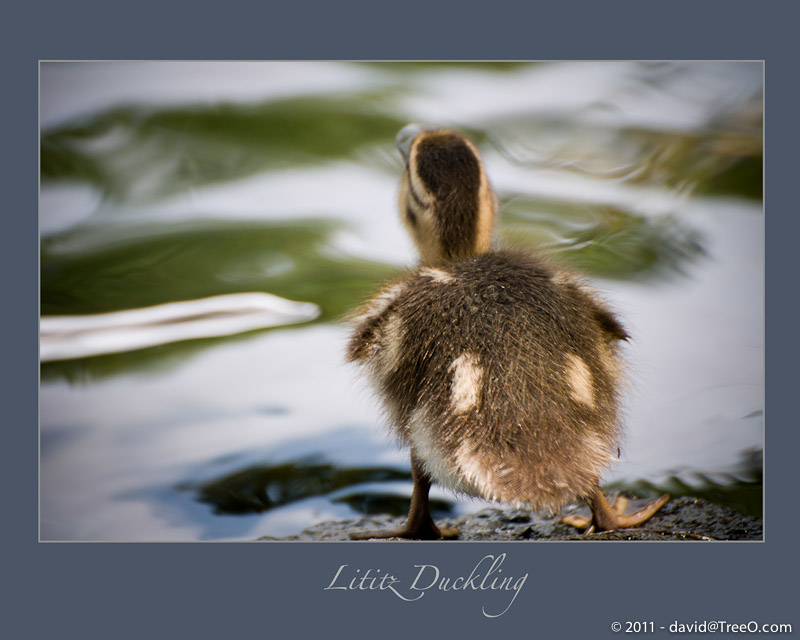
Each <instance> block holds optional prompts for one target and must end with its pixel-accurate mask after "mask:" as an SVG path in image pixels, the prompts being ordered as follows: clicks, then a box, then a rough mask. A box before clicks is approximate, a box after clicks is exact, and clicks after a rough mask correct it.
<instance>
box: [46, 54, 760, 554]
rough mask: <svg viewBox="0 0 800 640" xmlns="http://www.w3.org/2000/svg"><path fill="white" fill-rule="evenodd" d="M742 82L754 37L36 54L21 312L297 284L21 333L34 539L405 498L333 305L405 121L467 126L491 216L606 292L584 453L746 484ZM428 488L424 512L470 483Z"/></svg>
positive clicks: (746, 211) (354, 266)
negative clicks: (169, 324)
mask: <svg viewBox="0 0 800 640" xmlns="http://www.w3.org/2000/svg"><path fill="white" fill-rule="evenodd" d="M761 105H762V67H761V64H760V63H663V64H662V63H632V62H630V63H629V62H617V63H600V62H563V63H510V64H497V65H492V64H474V65H473V64H455V63H447V64H425V63H415V64H405V63H370V64H367V63H338V62H325V63H316V62H315V63H312V62H293V63H287V62H275V63H171V62H170V63H166V62H149V63H43V64H42V67H41V160H42V186H41V194H40V212H39V219H40V232H41V291H42V297H41V305H42V314H43V316H44V317H45V319H46V318H48V317H51V316H95V314H112V313H114V312H118V311H125V310H132V309H142V308H148V307H152V306H154V305H164V304H171V303H181V302H184V301H193V300H197V299H201V298H206V297H210V296H228V295H233V294H241V293H251V292H263V293H269V294H273V295H277V296H280V297H281V298H285V299H286V300H289V301H296V302H304V303H310V304H312V305H316V309H317V310H318V313H317V314H312V315H311V316H310V317H315V319H313V320H309V321H307V322H299V323H298V324H292V325H289V324H286V323H288V322H289V320H288V319H286V323H284V324H281V321H277V322H275V323H273V324H272V325H266V324H265V325H263V326H264V327H265V328H263V329H261V330H256V331H248V332H245V333H236V331H238V329H236V328H235V327H234V328H230V329H229V330H227V331H226V330H220V332H219V335H217V336H215V337H203V338H201V339H192V340H189V339H181V333H180V331H178V333H177V337H175V336H173V335H172V334H171V333H170V336H171V337H170V338H169V339H168V341H166V342H162V343H159V344H156V345H154V346H150V347H147V348H137V349H134V348H132V347H130V348H128V347H126V346H125V344H122V345H120V343H119V341H117V344H116V345H115V346H116V349H115V352H114V353H107V354H105V355H92V356H88V355H87V356H86V357H71V359H68V360H48V361H47V362H44V363H43V364H42V370H41V374H42V381H41V394H40V408H41V411H40V414H41V425H40V442H41V465H40V474H41V491H40V494H41V537H42V539H45V540H215V539H252V538H254V537H257V536H259V535H285V534H290V533H296V532H298V531H299V530H300V529H302V528H304V527H306V526H309V525H311V524H314V523H316V522H320V521H323V520H326V519H343V518H350V517H355V516H357V515H358V514H359V513H402V512H403V509H405V508H407V504H408V497H409V496H410V489H411V482H410V475H409V471H408V459H407V454H406V453H405V452H402V451H399V450H397V449H396V448H395V446H394V444H393V442H392V441H391V438H390V437H389V436H388V435H387V433H386V431H385V430H384V428H383V425H382V419H381V417H380V412H379V409H378V407H377V406H376V403H375V401H374V399H373V398H372V396H371V395H370V393H369V391H368V389H367V388H366V386H365V384H364V383H363V381H361V380H359V378H358V377H357V375H356V372H355V371H354V370H353V368H351V367H349V366H346V365H345V364H344V358H343V350H344V343H345V341H346V337H347V328H346V325H345V324H344V323H343V322H342V317H343V315H344V314H345V313H346V312H347V311H348V310H349V309H352V308H353V307H354V306H355V305H357V304H358V302H359V301H360V300H361V299H363V297H364V296H366V295H368V294H369V292H370V291H372V290H374V289H375V288H376V287H377V286H378V284H379V283H380V281H381V280H383V279H385V278H387V277H390V276H391V275H392V274H393V273H396V272H397V271H398V270H400V269H402V268H403V266H407V265H410V264H412V263H413V261H414V253H413V247H412V246H411V243H410V242H409V240H408V239H407V238H406V236H405V234H404V232H403V230H402V228H401V225H400V223H399V221H398V219H397V217H396V214H395V211H394V206H395V204H394V203H395V198H396V190H397V181H398V177H399V173H400V171H401V169H402V167H401V162H400V159H399V157H398V156H397V154H396V152H395V150H394V142H393V141H394V136H395V134H396V133H397V131H398V130H399V129H400V127H402V126H403V125H404V124H405V123H407V122H411V121H416V122H423V123H426V124H431V125H436V126H451V127H457V128H459V129H461V130H463V131H465V132H466V133H468V134H469V135H471V136H472V137H473V139H475V140H476V143H477V144H478V145H479V147H480V150H481V152H482V154H483V155H484V159H485V163H486V166H487V170H488V173H489V176H490V179H491V180H492V183H493V185H494V187H495V189H496V191H497V192H498V195H499V197H500V200H501V220H500V234H501V238H502V240H503V242H505V243H509V244H513V245H516V246H524V247H527V246H537V247H540V248H542V249H544V250H546V251H548V252H551V253H553V254H555V255H557V256H558V258H559V259H561V260H563V261H565V262H567V263H569V264H572V265H573V266H576V267H578V268H580V269H583V270H585V271H586V272H587V273H588V274H589V275H590V277H591V278H592V279H593V281H594V282H595V284H596V285H597V286H598V288H599V289H600V290H601V291H602V292H603V294H604V296H605V297H606V298H607V299H608V301H609V302H610V304H611V305H612V307H614V308H615V309H617V310H618V311H619V313H620V315H621V317H622V318H623V319H624V321H625V324H626V327H627V328H628V329H629V332H630V333H631V334H632V336H633V340H632V341H631V343H630V344H629V345H628V346H627V347H626V350H627V352H626V355H627V356H628V358H629V360H630V363H631V366H630V378H631V389H630V393H629V394H628V395H627V397H626V405H625V423H626V427H627V433H628V435H627V438H626V441H625V443H624V447H623V449H622V459H621V461H620V464H618V465H616V466H615V468H614V469H613V470H612V471H611V472H609V474H608V476H607V477H606V481H607V482H608V483H610V484H611V485H612V486H622V487H627V488H635V489H637V490H638V491H639V492H640V493H648V492H653V491H656V490H658V489H659V488H665V487H666V488H669V489H670V490H671V491H673V492H675V493H681V492H691V493H701V494H703V495H708V496H710V497H713V498H714V499H717V500H720V501H722V502H725V503H728V504H732V505H734V506H735V507H736V508H738V509H740V510H742V511H744V512H749V513H760V510H761V500H760V497H761V451H762V449H763V294H764V285H763V282H764V280H763V278H764V268H763V260H764V250H763V212H762V202H761V192H762V173H761V172H762V110H761ZM105 317H107V316H101V318H105ZM78 321H80V318H78ZM176 326H177V327H178V329H180V327H181V326H185V327H187V330H186V331H185V332H184V334H183V337H184V338H188V337H190V336H191V335H193V334H191V333H190V332H189V331H188V325H181V324H180V323H177V324H176ZM266 327H269V328H266ZM43 340H44V337H43ZM132 344H133V343H132ZM126 349H127V350H126ZM432 495H433V497H434V498H435V500H436V503H435V507H436V511H437V514H439V515H445V514H457V513H462V512H465V511H471V510H477V509H480V508H482V507H483V506H484V503H482V502H480V501H470V500H464V499H460V498H458V497H456V496H453V495H451V494H448V493H446V492H444V491H443V490H440V489H438V488H434V491H433V494H432Z"/></svg>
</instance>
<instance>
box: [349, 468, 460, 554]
mask: <svg viewBox="0 0 800 640" xmlns="http://www.w3.org/2000/svg"><path fill="white" fill-rule="evenodd" d="M411 477H412V478H413V479H414V491H413V493H412V494H411V508H410V509H409V511H408V519H407V520H406V524H405V526H403V527H401V528H400V529H386V530H383V531H365V532H361V533H351V534H350V538H351V539H353V540H369V539H370V538H407V539H410V540H438V539H439V538H455V537H456V536H457V535H458V530H457V529H440V528H439V527H437V526H436V523H435V522H434V521H433V518H432V517H431V512H430V507H429V505H428V492H429V491H430V489H431V481H430V478H428V474H426V473H425V471H424V470H423V468H422V465H421V464H420V463H419V462H418V461H417V459H416V458H415V457H414V454H413V453H412V454H411Z"/></svg>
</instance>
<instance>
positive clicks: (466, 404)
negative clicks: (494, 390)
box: [449, 353, 483, 414]
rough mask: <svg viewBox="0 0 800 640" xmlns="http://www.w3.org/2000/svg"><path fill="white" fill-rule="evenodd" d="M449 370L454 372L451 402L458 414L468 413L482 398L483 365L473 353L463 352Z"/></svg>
mask: <svg viewBox="0 0 800 640" xmlns="http://www.w3.org/2000/svg"><path fill="white" fill-rule="evenodd" d="M449 371H452V373H453V382H452V385H451V387H450V404H451V406H452V407H453V411H454V412H455V413H456V414H460V413H466V412H467V411H469V410H470V409H473V408H474V407H477V406H478V403H479V402H480V399H481V383H482V382H483V367H482V366H481V365H480V361H479V360H478V358H477V357H476V356H474V355H472V354H471V353H462V354H461V355H460V356H459V357H458V358H456V359H455V360H453V363H452V364H451V365H450V369H449Z"/></svg>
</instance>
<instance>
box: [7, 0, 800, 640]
mask: <svg viewBox="0 0 800 640" xmlns="http://www.w3.org/2000/svg"><path fill="white" fill-rule="evenodd" d="M52 4H53V6H47V5H44V6H43V5H42V4H41V3H40V4H38V5H28V6H26V7H25V8H24V9H23V8H21V7H18V8H17V9H16V10H15V15H14V17H13V19H7V20H5V21H4V22H5V24H4V29H3V31H4V33H3V34H2V38H0V42H2V43H3V44H2V47H3V54H4V55H2V56H0V60H1V61H2V62H0V64H2V68H3V75H2V77H3V78H4V79H5V84H6V86H5V87H4V94H5V100H4V103H5V104H4V106H5V110H4V113H5V116H6V123H9V124H11V123H13V124H11V126H8V127H5V128H4V129H6V131H5V136H4V137H5V138H6V140H5V145H4V154H3V164H2V171H0V179H1V180H2V183H3V187H4V188H3V191H2V192H3V194H4V196H5V197H4V200H3V203H4V206H5V210H6V215H5V218H4V219H5V221H6V224H7V225H8V226H9V228H8V229H7V230H6V233H5V234H3V251H2V252H0V256H2V258H0V259H2V268H0V274H2V276H0V277H2V278H3V291H4V292H6V293H7V295H9V296H10V298H11V299H10V301H9V303H8V304H7V306H6V309H13V310H14V311H16V310H21V311H22V312H21V313H11V314H6V315H5V322H4V326H5V327H6V331H5V332H4V344H3V353H4V356H5V357H4V361H5V365H4V367H3V374H2V375H3V379H2V382H3V385H2V389H3V390H4V394H3V395H4V399H7V402H6V407H7V408H6V413H5V416H6V420H5V421H4V429H3V438H4V443H3V444H4V446H3V448H2V450H3V451H4V452H9V453H11V454H12V455H6V456H4V458H5V460H4V462H5V464H4V465H3V468H2V469H3V470H2V473H3V480H4V483H3V485H2V486H4V487H5V488H6V496H7V501H9V502H10V505H11V509H9V510H8V512H7V513H8V515H7V516H6V517H5V518H4V519H3V521H4V522H3V527H2V530H3V537H4V542H6V544H5V545H4V549H5V550H7V551H10V553H7V554H6V556H7V558H6V561H5V562H4V565H5V566H4V568H5V571H4V574H5V578H6V579H5V582H6V584H10V585H13V586H14V588H13V589H12V590H11V591H12V593H11V598H12V600H10V601H9V600H7V601H6V602H4V604H5V605H6V606H5V607H4V608H5V609H6V611H7V613H6V614H5V616H4V620H3V625H4V626H7V625H13V626H14V627H15V628H14V629H13V631H15V632H16V633H13V636H11V637H20V636H21V637H46V635H50V634H55V633H58V634H59V635H64V633H65V631H66V632H67V633H69V631H73V630H74V631H75V632H76V635H77V634H78V633H79V634H80V635H81V637H86V638H101V637H113V638H128V637H131V638H133V637H136V638H139V637H143V636H147V637H149V636H156V637H158V636H161V635H167V634H169V635H178V634H179V635H181V636H183V635H186V636H188V637H194V638H205V637H215V638H218V637H225V636H231V635H234V634H237V635H238V634H244V633H247V634H248V635H250V634H253V633H257V634H263V635H264V636H272V637H278V638H301V637H310V636H311V634H313V633H319V632H324V633H326V634H331V633H332V632H333V634H334V635H339V634H342V635H344V634H346V635H347V636H349V637H358V636H360V635H361V634H362V633H363V634H365V635H366V634H367V633H369V634H370V636H373V637H375V636H377V637H383V638H394V637H401V636H402V637H406V636H408V635H410V634H413V633H414V627H413V626H412V625H413V624H414V623H421V624H424V625H425V626H424V627H422V630H421V631H419V632H418V634H417V635H419V636H420V637H429V636H433V635H434V634H435V633H437V632H442V631H443V632H450V633H458V632H464V631H467V632H469V635H468V636H467V637H472V636H476V635H478V634H481V633H483V632H486V631H488V632H497V631H502V632H504V633H505V632H509V631H515V630H516V631H521V632H523V633H525V635H526V636H532V635H536V636H538V637H550V638H562V637H579V636H580V635H583V636H584V637H604V636H605V635H609V636H613V635H614V634H613V632H612V631H611V630H610V624H611V622H612V621H614V620H618V621H620V622H624V621H626V620H639V621H649V620H652V621H654V622H655V624H656V633H665V632H664V631H659V630H658V626H659V625H669V624H670V623H672V622H673V621H676V620H677V621H681V622H686V623H692V622H694V621H703V620H727V621H729V622H747V621H749V620H756V621H758V622H762V623H764V622H770V623H787V622H788V623H792V624H793V625H794V628H795V629H797V628H800V627H798V624H797V623H798V622H800V621H798V620H797V616H796V614H794V612H793V610H792V609H796V607H794V606H793V607H792V608H791V609H790V606H789V601H790V598H789V596H790V594H791V593H793V592H794V589H793V588H791V585H793V584H794V580H793V576H791V575H787V574H789V573H791V566H787V565H788V563H790V562H791V560H790V558H791V557H794V555H795V551H794V549H793V548H792V549H790V548H789V545H790V544H791V542H792V541H793V540H792V539H793V537H794V535H795V533H796V531H797V530H798V528H797V526H796V525H797V516H796V512H795V511H793V510H790V508H791V506H793V505H792V503H791V502H790V501H789V499H788V498H789V495H788V491H789V488H793V487H794V486H796V482H797V476H796V471H795V470H796V468H797V465H796V464H794V463H793V462H794V461H793V460H792V459H791V458H790V455H792V452H794V451H797V450H798V447H797V430H795V429H793V428H792V423H791V422H789V421H788V417H789V407H788V403H787V401H786V398H787V397H789V393H791V391H793V389H791V390H790V385H793V383H794V382H795V379H796V376H794V375H792V374H793V372H794V371H795V367H793V366H792V365H793V364H794V360H795V359H794V358H792V356H793V355H794V353H793V350H792V346H793V345H794V344H795V341H794V340H793V339H792V338H793V336H794V335H795V334H794V332H793V333H792V334H789V323H790V322H791V321H792V319H791V314H790V313H786V311H788V310H787V309H784V308H783V306H784V305H785V304H786V303H785V302H784V300H786V299H793V298H794V297H795V296H796V294H795V293H793V291H794V286H793V284H794V278H791V274H792V273H793V269H792V266H793V265H792V264H791V262H790V260H791V257H792V256H793V251H792V248H790V247H789V246H788V244H789V242H791V230H792V229H791V228H785V227H784V225H786V224H789V225H791V224H793V223H791V222H789V220H793V215H792V214H793V209H792V206H791V205H789V204H788V203H789V202H791V200H789V195H790V194H789V188H790V186H791V185H792V181H791V180H792V179H795V180H796V178H794V175H792V176H791V178H790V173H789V172H792V174H793V173H794V172H795V171H796V169H795V166H796V161H795V160H794V157H795V155H796V154H794V153H792V151H793V149H792V148H791V147H789V145H790V144H791V141H793V139H794V136H792V135H791V132H792V128H791V127H792V124H793V121H794V117H795V116H796V114H797V112H798V110H797V108H796V107H797V104H796V97H795V96H794V95H793V93H794V91H795V87H796V82H795V81H794V70H793V66H794V57H795V56H794V55H793V54H794V53H795V52H794V51H793V50H790V49H791V44H792V43H793V42H794V41H795V37H794V34H792V32H791V31H790V29H793V27H794V25H795V24H796V22H795V21H794V20H792V19H791V17H792V16H789V15H786V14H785V12H783V11H782V10H781V7H784V6H788V3H787V4H784V3H781V2H778V1H777V0H776V1H775V2H771V3H768V4H767V3H762V4H760V5H757V4H756V3H741V2H734V1H729V2H726V3H710V2H709V3H697V2H691V3H682V2H677V1H673V2H671V3H668V4H666V5H657V4H655V3H646V4H643V3H641V2H627V1H618V2H615V3H613V4H610V3H590V2H587V3H582V4H581V5H580V6H578V7H575V6H565V5H564V4H561V5H559V6H560V7H561V8H559V9H556V8H555V7H548V8H547V9H546V10H544V9H543V8H534V7H530V8H528V9H526V10H525V12H519V11H518V12H516V13H514V14H509V13H504V12H503V11H501V10H499V9H498V8H497V7H498V5H494V7H495V8H494V9H492V15H486V11H487V9H486V5H481V7H480V8H479V7H477V6H476V7H475V8H474V10H473V9H470V8H469V7H468V6H466V5H467V3H459V4H458V5H457V6H454V7H453V9H452V12H450V11H448V10H446V9H445V8H443V7H439V6H434V5H433V4H432V3H426V4H425V5H424V6H422V7H419V8H415V7H414V6H412V5H411V4H409V3H408V2H406V3H404V5H403V6H402V7H395V8H394V9H392V10H387V9H386V8H385V7H384V6H383V5H381V4H380V3H370V4H365V8H364V10H363V12H362V13H360V14H355V15H353V14H345V13H344V11H343V10H342V8H341V6H340V5H337V4H336V3H331V4H324V5H323V4H322V3H319V6H314V7H307V6H303V5H301V4H300V3H295V4H292V5H288V4H287V5H285V6H279V7H277V6H273V5H270V4H267V3H264V4H262V5H260V6H258V7H256V8H252V9H249V10H248V12H247V14H246V15H245V14H244V13H242V12H240V11H237V9H236V8H235V7H234V5H232V4H228V5H226V6H225V8H222V7H219V8H217V9H215V10H211V9H206V8H205V7H202V6H199V3H184V2H182V3H181V5H177V4H176V3H172V4H171V5H166V4H163V3H160V2H153V1H151V0H146V1H142V2H140V3H138V4H136V5H124V6H123V5H111V4H108V5H103V6H91V5H90V3H81V2H72V3H68V4H63V3H61V4H55V3H52ZM81 4H85V5H86V6H85V7H81ZM367 7H369V8H367ZM373 7H374V8H373ZM81 8H85V9H87V11H86V12H82V11H81V10H80V9H81ZM525 13H527V15H525ZM782 14H784V15H782ZM368 23H369V24H368ZM340 29H341V31H340ZM773 54H774V55H773ZM598 57H602V58H605V59H608V58H619V59H628V58H637V59H638V58H647V59H658V58H676V57H681V58H684V57H687V58H692V59H757V60H760V59H765V60H766V69H767V80H768V96H769V100H768V101H767V107H768V121H769V124H770V126H769V128H768V129H767V131H766V148H767V149H768V151H769V158H770V162H769V163H767V168H768V169H769V174H768V177H767V180H766V185H768V188H769V194H768V198H767V201H768V202H769V203H770V204H771V205H772V206H773V207H774V211H772V212H771V214H772V215H771V216H770V224H769V225H768V226H767V229H766V230H767V249H768V252H767V259H766V262H767V265H766V266H767V273H768V274H770V276H771V277H772V278H773V281H774V280H775V278H776V274H781V272H782V271H783V270H786V272H787V274H786V275H787V276H789V278H788V281H789V282H791V283H792V290H791V291H790V292H789V293H788V294H787V295H786V296H773V297H772V304H773V306H776V305H780V306H778V308H775V309H773V313H771V314H768V315H767V328H768V334H769V335H770V336H771V337H773V340H774V339H777V340H781V339H783V338H785V339H786V342H787V344H786V345H785V346H783V347H782V348H781V349H773V350H772V352H771V354H770V355H771V357H770V358H769V359H768V360H767V367H768V368H767V380H768V381H769V383H770V385H769V386H768V387H767V388H766V389H765V394H766V397H767V398H768V400H769V402H768V405H769V413H768V415H769V418H770V420H769V424H770V426H771V427H772V428H771V429H770V432H769V443H770V447H769V469H768V472H767V478H768V486H769V489H770V490H769V493H768V494H767V495H766V502H765V508H766V512H767V513H768V514H769V539H768V541H767V542H766V543H764V544H757V545H742V544H713V545H706V544H703V543H685V544H649V545H646V544H625V543H622V544H592V545H586V544H580V543H578V544H535V543H533V544H529V545H521V544H481V545H458V544H448V543H406V544H402V543H401V544H382V543H363V544H349V543H347V544H340V545H331V544H322V543H317V544H281V543H277V544H269V545H259V544H224V543H220V544H147V545H137V544H69V545H66V544H41V543H37V542H36V538H37V533H36V532H37V509H36V504H37V500H36V496H37V473H36V470H37V460H36V450H37V442H36V423H37V413H38V408H37V388H36V381H37V380H38V367H37V363H36V358H35V354H36V351H37V344H38V339H37V338H38V336H37V332H36V326H37V322H36V310H37V307H38V295H37V293H38V287H37V259H36V257H37V255H38V244H37V241H38V234H37V229H36V216H35V215H34V212H35V210H36V192H37V191H36V188H37V175H36V167H37V149H36V148H35V142H32V141H35V139H36V131H37V123H36V113H37V109H36V104H37V97H36V95H37V94H36V91H37V83H36V79H37V61H38V60H39V59H76V58H77V59H95V58H101V59H129V58H135V59H142V58H148V59H176V58H180V59H215V58H223V59H224V58H238V59H265V58H266V59H270V58H274V59H288V58H295V59H325V58H341V59H348V58H354V59H358V58H370V59H394V58H400V59H408V58H413V59H424V58H445V59H460V58H465V59H469V58H502V59H536V58H544V59H554V58H560V59H575V58H586V59H593V58H598ZM790 118H791V120H790ZM783 212H786V213H783ZM776 225H777V229H776ZM21 265H24V266H21ZM778 277H780V276H778ZM766 284H767V289H769V284H770V283H769V281H768V282H767V283H766ZM767 304H769V302H768V303H767ZM781 311H783V313H780V312H781ZM792 324H794V323H792ZM790 336H791V337H790ZM782 373H785V374H786V375H785V376H784V375H781V374H782ZM784 422H785V423H786V424H783V423H784ZM784 493H785V494H786V495H784ZM781 504H784V505H786V506H787V507H789V508H785V509H780V508H779V507H780V505H781ZM503 552H505V553H507V554H508V555H507V560H506V564H505V565H504V568H505V570H506V575H508V574H511V575H513V576H519V575H521V574H523V573H528V574H529V578H528V581H527V583H526V584H525V586H524V588H523V590H522V591H521V593H520V596H519V598H518V600H517V601H516V602H515V604H514V605H513V606H512V607H511V608H510V609H509V611H508V612H507V613H506V614H505V615H504V616H502V617H500V618H496V619H494V620H490V619H488V618H485V617H484V616H483V615H482V614H481V606H482V605H484V604H486V605H487V607H491V605H492V604H493V603H495V602H499V601H498V600H496V599H495V600H492V598H491V597H492V596H498V595H503V594H493V593H483V592H475V593H470V592H449V593H443V592H438V593H437V592H429V593H426V595H425V596H424V597H423V599H422V600H420V601H418V602H415V603H405V602H402V601H401V600H399V599H398V598H397V597H395V596H393V595H391V594H390V593H387V592H386V591H357V592H356V591H354V592H343V591H323V588H324V587H325V586H326V585H327V584H328V583H329V582H330V581H331V579H332V578H333V575H334V573H335V570H336V568H337V567H338V566H339V565H341V564H348V565H350V566H351V567H354V568H356V567H358V568H361V569H362V570H366V569H368V568H372V569H373V570H376V569H383V570H384V571H385V570H388V571H390V572H392V573H394V574H396V575H397V576H398V577H401V578H403V579H406V581H409V580H410V578H411V577H412V576H413V574H414V572H415V570H414V568H413V565H415V564H434V565H436V566H438V567H439V568H440V570H441V572H442V575H450V576H453V577H455V576H458V575H462V574H464V573H468V572H469V570H470V569H471V568H472V566H473V565H474V564H475V563H477V561H479V560H480V559H481V557H483V556H484V555H486V554H500V553H503ZM787 570H788V571H787ZM4 635H5V634H4ZM9 635H11V634H9Z"/></svg>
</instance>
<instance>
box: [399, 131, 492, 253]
mask: <svg viewBox="0 0 800 640" xmlns="http://www.w3.org/2000/svg"><path fill="white" fill-rule="evenodd" d="M396 142H397V148H398V149H399V150H400V153H401V154H402V155H403V158H404V160H405V163H406V168H405V171H404V172H403V178H402V180H401V183H400V197H399V206H400V218H401V219H402V221H403V224H404V225H405V227H406V229H407V230H408V232H409V234H410V235H411V238H412V239H413V240H414V243H415V244H416V246H417V250H418V251H419V255H420V259H421V261H422V263H423V264H429V265H435V264H439V263H441V262H443V261H445V260H452V259H454V258H462V257H466V256H470V255H475V254H479V253H485V252H487V251H489V250H490V249H491V247H492V241H493V236H494V221H495V217H496V215H497V200H496V198H495V195H494V193H493V191H492V189H491V187H490V186H489V181H488V179H487V178H486V174H485V172H484V170H483V162H481V157H480V154H478V150H477V149H476V148H475V145H474V144H472V142H470V141H469V140H468V139H467V138H466V137H464V136H463V135H462V134H460V133H458V132H456V131H451V130H449V129H437V130H427V129H424V128H422V127H421V126H420V125H417V124H409V125H406V126H405V127H403V128H402V129H401V130H400V133H398V134H397V139H396Z"/></svg>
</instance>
